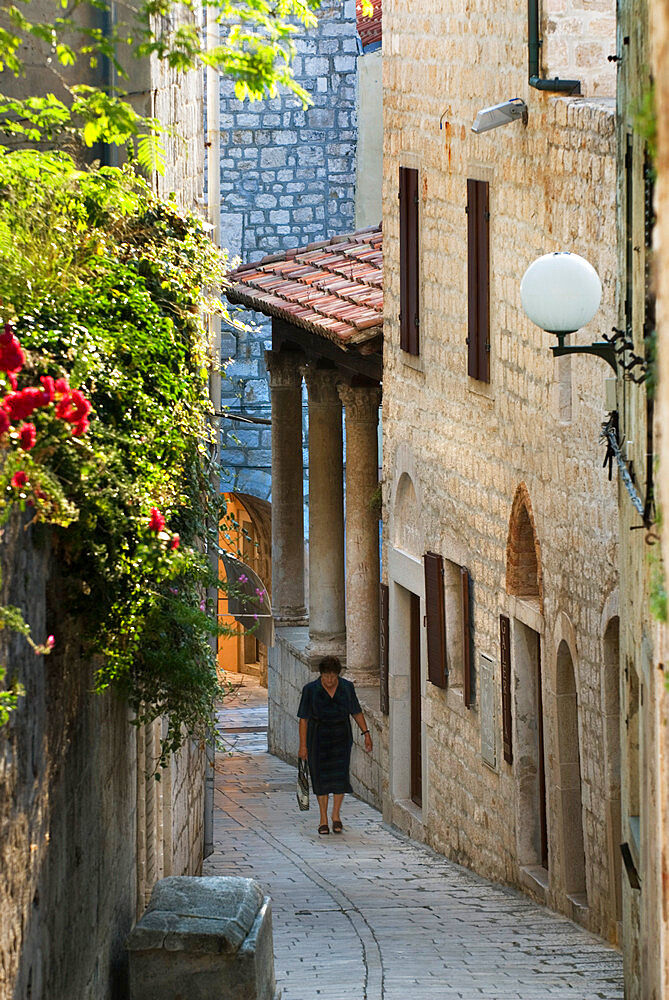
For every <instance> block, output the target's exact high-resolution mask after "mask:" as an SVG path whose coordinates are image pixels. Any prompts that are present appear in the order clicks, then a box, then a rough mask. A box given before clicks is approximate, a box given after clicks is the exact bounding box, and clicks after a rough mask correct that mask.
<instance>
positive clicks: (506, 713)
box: [499, 615, 513, 764]
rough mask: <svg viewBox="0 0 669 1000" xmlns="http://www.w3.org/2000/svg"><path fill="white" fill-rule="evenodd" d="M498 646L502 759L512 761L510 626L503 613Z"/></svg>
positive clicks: (500, 621) (500, 617)
mask: <svg viewBox="0 0 669 1000" xmlns="http://www.w3.org/2000/svg"><path fill="white" fill-rule="evenodd" d="M499 647H500V660H501V664H502V746H503V749H504V760H505V761H507V763H509V764H512V763H513V748H512V740H511V627H510V624H509V619H508V618H507V617H506V616H505V615H500V616H499Z"/></svg>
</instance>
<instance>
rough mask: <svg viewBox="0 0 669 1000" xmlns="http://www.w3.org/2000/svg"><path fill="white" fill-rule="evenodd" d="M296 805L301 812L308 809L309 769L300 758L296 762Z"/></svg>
mask: <svg viewBox="0 0 669 1000" xmlns="http://www.w3.org/2000/svg"><path fill="white" fill-rule="evenodd" d="M297 804H298V806H299V807H300V810H301V811H302V812H304V811H305V810H307V809H308V808H309V768H308V767H307V762H306V760H302V759H301V758H300V759H299V760H298V762H297Z"/></svg>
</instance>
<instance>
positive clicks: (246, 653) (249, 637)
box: [218, 493, 272, 687]
mask: <svg viewBox="0 0 669 1000" xmlns="http://www.w3.org/2000/svg"><path fill="white" fill-rule="evenodd" d="M225 500H226V514H225V516H224V518H223V519H222V521H221V525H220V530H219V544H220V547H221V548H222V549H223V550H224V551H226V552H230V553H232V555H234V556H236V557H237V558H238V559H240V560H241V561H242V562H244V563H245V564H246V565H247V566H250V567H251V569H252V570H254V571H255V572H256V573H257V574H258V576H259V577H260V578H261V580H262V581H263V583H264V585H265V587H266V588H267V591H268V593H269V594H270V595H271V588H272V579H271V576H272V557H271V551H272V550H271V539H272V520H271V518H272V514H271V506H270V504H269V503H268V501H267V500H261V499H260V498H259V497H254V496H251V495H250V494H248V493H226V494H225ZM219 576H220V578H221V580H224V579H225V577H226V574H225V567H224V565H223V562H222V561H220V562H219ZM268 610H269V609H268ZM218 615H219V622H222V623H223V624H227V625H229V626H230V629H231V634H230V635H222V636H219V639H218V666H219V669H220V670H221V671H223V670H225V671H226V672H228V673H245V674H251V675H256V676H258V677H259V678H260V681H261V683H262V684H263V685H264V686H265V687H266V686H267V647H266V646H265V645H264V643H262V642H260V640H259V639H258V638H257V637H256V635H255V634H254V633H253V632H246V631H245V630H244V629H243V628H242V626H241V625H240V624H239V623H238V622H237V621H236V620H235V619H234V618H233V616H232V615H230V614H229V613H228V601H227V597H226V594H225V590H224V589H223V588H221V589H220V590H219V595H218Z"/></svg>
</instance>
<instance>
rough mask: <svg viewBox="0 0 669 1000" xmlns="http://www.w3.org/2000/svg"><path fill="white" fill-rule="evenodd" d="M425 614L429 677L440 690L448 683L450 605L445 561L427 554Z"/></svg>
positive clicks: (425, 557)
mask: <svg viewBox="0 0 669 1000" xmlns="http://www.w3.org/2000/svg"><path fill="white" fill-rule="evenodd" d="M423 559H424V564H425V610H426V619H427V676H428V679H429V680H430V681H431V682H432V684H435V685H436V686H437V687H440V688H445V687H446V685H447V683H448V671H447V669H446V601H445V598H444V560H443V559H442V557H441V556H440V555H437V554H436V553H434V552H426V553H425V555H424V557H423Z"/></svg>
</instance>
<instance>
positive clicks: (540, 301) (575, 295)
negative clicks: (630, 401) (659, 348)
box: [520, 251, 617, 372]
mask: <svg viewBox="0 0 669 1000" xmlns="http://www.w3.org/2000/svg"><path fill="white" fill-rule="evenodd" d="M520 299H521V302H522V305H523V309H524V311H525V314H526V315H527V316H528V317H529V319H531V320H532V322H533V323H536V325H537V326H539V327H541V329H542V330H546V332H547V333H553V334H555V336H556V337H557V339H558V344H557V347H552V348H551V350H552V352H553V354H554V355H556V356H560V355H562V354H595V355H597V356H598V357H600V358H603V359H604V360H605V361H608V363H609V364H610V365H611V367H612V368H613V370H614V371H616V372H617V363H616V356H615V351H614V349H613V345H612V344H609V343H608V342H606V341H600V342H598V343H595V344H590V345H588V346H584V347H576V346H574V347H567V346H565V343H564V338H565V337H566V336H567V334H570V333H575V332H576V331H577V330H580V328H581V327H582V326H585V325H586V323H589V322H590V320H591V319H592V318H593V316H594V315H595V314H596V312H597V310H598V309H599V306H600V303H601V301H602V283H601V281H600V280H599V275H598V274H597V272H596V271H595V269H594V267H593V266H592V264H589V263H588V261H587V260H585V259H584V258H583V257H580V256H579V255H578V254H577V253H570V252H569V251H558V252H556V253H547V254H544V255H543V257H538V258H537V259H536V260H535V261H533V262H532V263H531V264H530V266H529V267H528V269H527V270H526V271H525V274H524V275H523V280H522V281H521V283H520Z"/></svg>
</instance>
